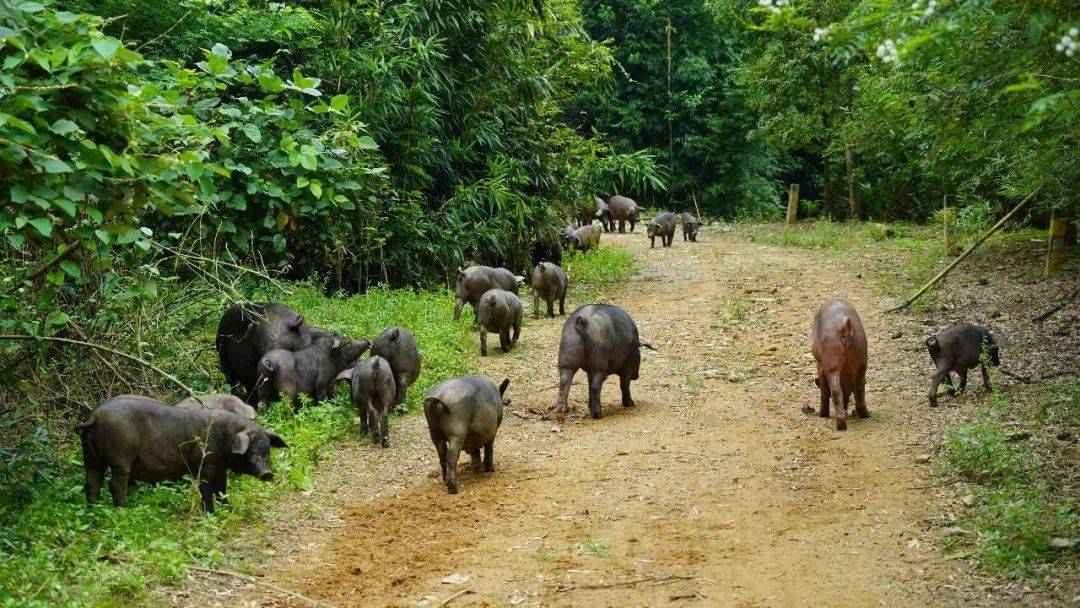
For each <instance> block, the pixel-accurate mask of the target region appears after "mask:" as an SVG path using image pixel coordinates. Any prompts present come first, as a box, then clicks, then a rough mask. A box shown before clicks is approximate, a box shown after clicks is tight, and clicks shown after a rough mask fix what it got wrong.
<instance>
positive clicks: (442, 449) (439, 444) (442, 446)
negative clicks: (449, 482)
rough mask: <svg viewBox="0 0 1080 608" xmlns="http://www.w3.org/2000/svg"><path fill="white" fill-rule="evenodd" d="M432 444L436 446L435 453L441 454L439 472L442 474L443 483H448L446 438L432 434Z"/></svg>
mask: <svg viewBox="0 0 1080 608" xmlns="http://www.w3.org/2000/svg"><path fill="white" fill-rule="evenodd" d="M431 443H434V444H435V451H436V452H437V453H438V454H439V472H440V473H441V474H442V479H443V483H446V438H445V437H443V436H442V435H439V434H436V433H434V432H432V433H431Z"/></svg>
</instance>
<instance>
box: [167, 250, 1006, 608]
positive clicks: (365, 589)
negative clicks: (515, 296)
mask: <svg viewBox="0 0 1080 608" xmlns="http://www.w3.org/2000/svg"><path fill="white" fill-rule="evenodd" d="M602 242H603V243H604V244H607V245H610V244H615V245H617V246H619V247H625V248H627V249H629V250H631V251H633V252H634V253H635V254H636V255H637V256H638V259H639V260H640V261H641V266H642V268H643V271H642V274H641V276H638V277H635V278H634V279H632V280H631V281H629V282H628V283H627V284H626V285H625V286H623V287H621V288H619V289H617V290H615V291H614V292H613V293H612V296H611V298H610V301H612V302H613V303H617V304H619V305H620V306H622V307H624V308H626V309H627V310H628V312H630V314H631V316H633V317H634V319H635V320H636V321H637V323H638V326H639V328H640V330H641V334H642V336H643V337H644V338H645V339H647V340H649V341H650V342H651V343H652V344H653V345H655V346H656V347H657V348H658V349H659V352H658V353H653V352H651V351H646V352H645V353H644V354H643V361H642V370H641V379H640V380H638V381H636V382H635V383H634V384H633V386H632V391H633V394H634V398H635V399H636V400H637V406H636V407H634V408H630V409H624V408H622V407H621V406H620V405H619V391H618V382H617V380H616V379H609V381H608V383H607V384H606V385H605V389H604V393H603V403H604V418H603V419H602V420H598V421H594V420H592V419H590V418H588V417H587V413H586V412H587V407H586V401H587V396H586V390H585V386H584V379H583V375H582V374H578V377H577V378H576V382H575V387H574V389H573V391H572V392H571V407H572V408H573V412H572V414H571V415H570V416H569V417H568V418H567V419H566V420H565V421H564V422H563V423H561V424H560V423H558V422H555V421H554V420H544V419H541V418H540V416H538V415H537V414H540V415H546V414H547V413H548V412H549V411H550V409H551V407H552V406H553V404H554V402H555V397H556V395H555V391H556V389H557V378H558V375H557V371H556V369H555V357H556V352H557V349H558V341H559V332H560V330H561V327H562V322H563V320H562V318H557V319H541V320H533V319H532V318H531V317H529V318H528V320H527V322H526V325H525V327H524V329H523V332H522V339H521V342H520V343H519V345H518V347H517V349H516V350H515V351H514V352H512V353H510V354H508V355H503V354H501V353H498V354H495V355H493V356H491V357H488V358H486V359H485V360H484V361H483V362H482V369H481V370H480V372H481V373H485V374H487V375H489V376H490V377H492V378H493V379H496V380H499V379H501V378H503V377H509V378H511V385H510V388H509V390H508V393H507V394H508V395H509V396H510V398H511V399H512V400H513V401H512V404H511V406H510V410H511V411H512V412H514V414H511V415H508V416H507V417H506V418H505V419H504V422H503V426H502V429H501V430H500V432H499V437H498V439H497V440H496V444H495V446H496V447H495V465H496V472H495V473H493V474H476V473H472V472H471V469H469V467H468V464H467V461H468V459H467V458H465V459H463V462H464V463H463V464H462V471H461V475H460V486H461V493H460V494H458V495H453V496H452V495H449V494H447V493H446V490H445V487H444V486H443V485H442V484H441V483H440V479H439V477H438V458H437V456H436V454H435V450H434V449H433V447H432V446H431V443H430V441H429V440H428V438H427V436H426V429H424V420H423V418H422V417H418V416H414V417H410V418H407V419H404V420H395V421H394V423H393V426H392V429H391V437H390V441H391V448H390V449H389V450H378V449H376V448H373V447H371V446H370V444H369V443H367V442H364V443H362V444H359V445H353V446H348V447H347V448H346V449H343V450H342V451H341V453H340V454H339V456H338V458H336V459H335V461H334V462H333V463H332V464H331V465H330V466H329V467H328V470H327V472H325V473H324V474H321V475H320V478H319V481H318V487H317V489H316V492H315V494H316V496H313V497H312V502H313V503H314V504H321V505H325V507H322V508H320V509H319V510H317V512H316V513H315V514H314V515H309V516H307V517H305V518H301V519H296V520H294V521H293V522H291V523H289V522H286V523H284V524H281V527H280V528H279V529H278V530H275V531H274V532H272V533H270V534H268V536H269V537H270V538H272V539H273V543H272V546H273V549H272V551H273V554H266V552H265V551H263V553H264V557H265V558H266V561H265V563H263V564H262V565H260V566H258V567H256V568H255V571H254V573H255V574H256V575H257V577H258V580H261V581H265V582H267V583H269V584H272V585H274V586H277V587H280V588H286V589H290V590H293V591H295V592H298V593H300V594H303V595H304V596H307V597H309V598H313V599H315V600H317V601H319V602H324V603H325V604H327V605H331V606H336V607H338V608H345V607H350V606H429V607H435V606H440V605H443V603H445V604H446V605H452V606H642V605H647V606H738V607H752V606H859V607H863V606H877V605H883V606H916V605H935V606H985V605H989V604H993V603H995V602H996V601H1001V599H1002V598H1005V597H1009V598H1010V600H1011V601H1012V599H1011V598H1015V597H1016V596H1017V594H1012V595H1006V594H1003V593H999V592H998V591H995V590H993V589H992V588H990V589H989V590H988V589H987V588H985V587H984V588H980V587H979V586H978V581H977V580H976V579H975V578H973V577H972V576H971V575H970V574H969V573H967V572H965V571H964V570H963V568H964V567H965V565H964V564H963V563H961V562H956V561H946V560H944V559H943V558H942V555H941V554H940V552H939V550H938V547H939V546H940V543H939V542H938V539H937V538H935V535H936V534H938V532H937V530H938V528H937V527H935V526H934V525H933V520H934V518H935V517H937V516H939V515H940V511H941V510H942V509H943V508H948V507H949V505H948V504H947V503H946V502H944V501H945V500H947V498H948V494H947V493H945V492H942V491H940V490H941V489H940V488H936V487H935V479H934V478H933V477H932V475H931V473H930V471H929V468H928V467H929V466H930V465H929V464H927V463H926V462H927V458H926V456H927V455H928V454H929V453H930V451H931V449H932V447H933V446H934V445H935V442H936V438H937V432H938V430H939V429H940V428H941V427H942V426H943V425H944V424H945V422H944V421H945V420H946V419H948V418H949V417H951V416H953V415H955V412H956V411H958V409H957V408H938V409H937V410H931V409H930V408H928V407H927V406H926V402H925V395H924V392H925V389H926V381H927V379H928V377H929V376H928V375H927V373H928V369H929V367H928V366H929V357H928V356H927V355H926V352H925V350H924V347H923V344H922V341H921V332H922V331H923V328H922V327H921V324H920V323H919V321H917V320H916V319H913V318H910V317H907V316H899V315H887V314H885V313H883V312H881V311H882V310H883V309H885V308H886V307H887V306H886V305H885V304H886V303H885V302H884V301H883V299H882V298H880V297H878V296H875V295H874V294H873V293H872V289H871V286H870V282H869V281H868V280H864V279H861V278H859V277H857V276H856V273H857V270H856V269H855V268H853V267H852V265H849V264H843V263H839V262H830V261H828V260H826V259H823V258H822V257H821V256H815V255H812V254H810V253H808V252H806V251H804V250H798V249H789V248H780V247H773V246H764V245H754V244H746V243H734V242H729V241H725V240H721V239H719V238H718V236H717V234H716V233H714V232H709V231H706V232H705V233H704V234H703V238H700V239H699V242H698V243H696V244H690V243H684V242H682V241H681V240H680V241H676V243H675V245H674V246H673V247H671V248H656V249H651V250H650V249H649V248H648V240H647V239H646V238H645V236H644V235H642V234H632V235H631V234H627V235H610V234H605V235H604V236H603V239H602ZM571 294H573V287H572V288H571ZM830 297H843V298H844V299H847V300H849V301H850V302H852V303H853V304H854V305H855V306H856V308H857V309H858V310H859V311H860V313H861V315H862V317H863V323H864V326H865V327H866V329H867V331H868V334H869V342H870V367H869V372H868V382H867V404H868V407H869V409H870V412H871V417H870V418H869V419H866V420H859V419H856V418H852V419H850V420H849V430H848V431H847V432H845V433H840V432H837V431H835V430H834V428H833V424H832V422H831V420H828V419H823V418H819V417H817V416H816V415H808V414H805V413H803V411H802V410H803V407H804V406H806V405H812V406H816V404H817V395H818V392H817V389H816V387H815V386H814V384H813V377H814V362H813V359H812V358H811V355H810V347H809V338H808V334H809V326H810V318H811V315H812V314H813V312H814V311H815V310H816V308H817V307H818V306H819V305H820V304H821V302H822V301H824V300H825V299H827V298H830ZM578 303H579V304H580V303H581V302H578ZM898 331H900V332H902V333H903V335H904V336H906V337H904V338H902V339H891V338H890V336H892V335H894V334H895V333H896V332H898ZM916 336H919V337H918V338H917V337H916ZM975 393H976V392H975V391H969V395H968V396H966V397H964V399H977V398H979V397H978V396H977V395H976V394H975ZM255 553H257V552H255ZM466 577H467V578H466ZM443 581H456V582H443ZM1020 596H1021V597H1022V596H1023V594H1020ZM173 601H174V603H175V604H177V605H196V604H197V605H208V606H213V605H223V606H224V605H227V606H248V605H252V606H254V605H258V606H267V605H271V606H273V605H279V606H301V605H305V602H303V601H301V600H298V599H296V598H290V597H288V596H286V595H284V594H282V593H281V592H279V591H276V590H274V589H271V588H270V587H267V586H265V585H263V584H258V585H256V584H252V583H250V582H247V581H243V580H239V579H235V580H234V579H229V578H223V577H214V576H202V575H199V576H195V577H193V581H192V583H191V585H189V586H188V587H186V588H185V589H183V590H181V591H180V592H179V593H178V594H177V595H176V596H174V599H173ZM1012 603H1016V602H1015V601H1012Z"/></svg>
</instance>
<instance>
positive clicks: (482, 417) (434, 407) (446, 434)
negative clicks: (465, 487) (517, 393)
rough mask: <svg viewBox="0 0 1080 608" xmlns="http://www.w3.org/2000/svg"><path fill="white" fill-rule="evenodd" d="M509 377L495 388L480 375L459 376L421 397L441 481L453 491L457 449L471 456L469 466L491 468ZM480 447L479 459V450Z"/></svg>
mask: <svg viewBox="0 0 1080 608" xmlns="http://www.w3.org/2000/svg"><path fill="white" fill-rule="evenodd" d="M509 385H510V380H509V379H507V380H503V381H502V384H500V385H499V387H498V388H495V384H494V383H493V382H492V381H491V380H489V379H487V378H485V377H483V376H462V377H460V378H451V379H450V380H446V381H444V382H441V383H439V384H437V385H436V386H435V387H434V388H432V389H431V391H430V392H428V394H427V397H425V398H424V417H425V418H427V423H428V432H429V433H430V434H431V441H432V443H434V444H435V451H436V452H438V453H439V467H440V469H441V471H442V478H443V482H444V483H445V484H446V489H447V491H448V492H450V493H451V494H457V492H458V481H457V462H458V457H459V456H460V455H461V451H462V450H465V451H466V452H468V453H469V455H470V456H471V457H472V465H473V470H475V471H476V472H479V471H480V468H481V462H482V463H483V470H484V471H487V472H489V473H490V472H493V471H494V470H495V435H496V434H497V433H498V432H499V426H500V425H502V419H503V395H504V394H505V393H506V387H507V386H509ZM481 448H482V449H483V450H484V457H483V461H481V458H480V450H481Z"/></svg>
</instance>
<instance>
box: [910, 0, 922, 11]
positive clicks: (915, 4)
mask: <svg viewBox="0 0 1080 608" xmlns="http://www.w3.org/2000/svg"><path fill="white" fill-rule="evenodd" d="M919 6H920V4H919V2H918V0H915V2H912V3H911V10H913V11H917V10H919Z"/></svg>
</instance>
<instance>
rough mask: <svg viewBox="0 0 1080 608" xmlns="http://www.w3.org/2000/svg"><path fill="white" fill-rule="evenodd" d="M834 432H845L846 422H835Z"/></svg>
mask: <svg viewBox="0 0 1080 608" xmlns="http://www.w3.org/2000/svg"><path fill="white" fill-rule="evenodd" d="M836 430H838V431H846V430H847V420H837V421H836Z"/></svg>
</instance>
